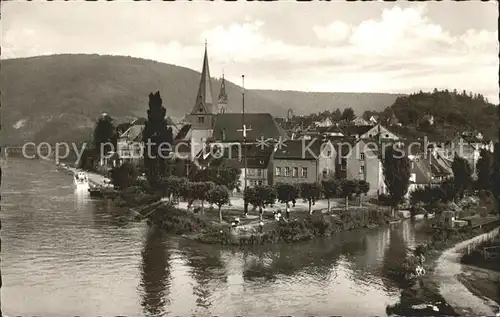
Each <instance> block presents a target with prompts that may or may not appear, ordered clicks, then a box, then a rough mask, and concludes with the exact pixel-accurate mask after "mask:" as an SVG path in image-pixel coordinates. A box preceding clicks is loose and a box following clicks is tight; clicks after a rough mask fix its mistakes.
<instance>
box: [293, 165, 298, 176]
mask: <svg viewBox="0 0 500 317" xmlns="http://www.w3.org/2000/svg"><path fill="white" fill-rule="evenodd" d="M292 176H293V177H298V176H299V168H298V167H294V168H293V175H292Z"/></svg>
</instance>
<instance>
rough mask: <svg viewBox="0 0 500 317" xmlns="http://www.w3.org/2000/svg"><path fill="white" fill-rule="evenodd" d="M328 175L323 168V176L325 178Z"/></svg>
mask: <svg viewBox="0 0 500 317" xmlns="http://www.w3.org/2000/svg"><path fill="white" fill-rule="evenodd" d="M327 176H328V171H327V170H326V169H324V170H323V178H326V177H327Z"/></svg>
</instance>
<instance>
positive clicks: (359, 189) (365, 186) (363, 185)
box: [355, 180, 370, 207]
mask: <svg viewBox="0 0 500 317" xmlns="http://www.w3.org/2000/svg"><path fill="white" fill-rule="evenodd" d="M369 190H370V183H368V182H367V181H365V180H359V181H358V184H357V186H356V192H355V194H356V197H358V199H359V207H361V206H362V199H361V195H366V194H367V193H368V191H369Z"/></svg>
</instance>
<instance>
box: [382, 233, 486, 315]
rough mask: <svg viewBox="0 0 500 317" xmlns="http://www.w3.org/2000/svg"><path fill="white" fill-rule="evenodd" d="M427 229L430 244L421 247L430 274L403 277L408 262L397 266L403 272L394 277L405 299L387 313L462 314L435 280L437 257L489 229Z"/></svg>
mask: <svg viewBox="0 0 500 317" xmlns="http://www.w3.org/2000/svg"><path fill="white" fill-rule="evenodd" d="M424 230H426V231H428V234H429V237H430V239H429V241H428V242H427V243H425V244H423V245H421V246H420V249H421V250H423V254H424V256H425V258H426V262H425V263H424V268H425V270H426V274H425V275H423V276H421V277H418V278H416V279H413V280H406V279H402V278H401V276H403V275H404V273H405V270H407V267H405V265H404V264H405V263H403V262H402V263H401V266H400V267H399V268H396V269H395V271H399V276H394V279H395V280H397V281H398V282H399V285H400V288H401V289H402V291H401V298H400V301H399V302H398V303H397V304H395V305H390V306H388V307H387V313H388V314H396V315H401V316H443V315H445V316H459V314H458V313H457V312H455V311H454V310H453V308H452V307H451V306H450V305H448V304H447V303H446V301H445V299H444V298H443V297H442V296H441V294H440V293H439V285H438V283H437V282H436V281H435V280H433V277H434V274H433V273H434V270H435V268H436V264H437V259H438V258H439V256H440V255H441V253H442V252H443V251H444V250H446V249H449V248H452V247H453V246H454V245H456V244H457V243H460V242H462V241H465V240H468V239H471V238H473V237H475V236H478V235H481V234H483V233H485V232H488V231H489V229H487V228H477V229H473V230H462V231H450V230H434V229H431V228H425V229H424ZM395 275H397V274H395ZM433 306H435V308H437V310H435V309H434V307H433Z"/></svg>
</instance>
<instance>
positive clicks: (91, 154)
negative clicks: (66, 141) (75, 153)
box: [78, 148, 95, 171]
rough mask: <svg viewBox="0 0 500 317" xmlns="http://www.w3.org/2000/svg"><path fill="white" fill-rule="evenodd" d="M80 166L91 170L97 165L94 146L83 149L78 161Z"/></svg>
mask: <svg viewBox="0 0 500 317" xmlns="http://www.w3.org/2000/svg"><path fill="white" fill-rule="evenodd" d="M78 167H79V168H81V169H83V170H85V171H91V170H93V169H94V167H95V151H94V149H93V148H92V149H91V148H85V149H83V152H82V156H81V157H80V161H79V162H78Z"/></svg>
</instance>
